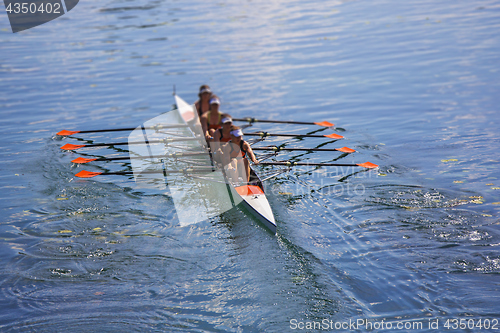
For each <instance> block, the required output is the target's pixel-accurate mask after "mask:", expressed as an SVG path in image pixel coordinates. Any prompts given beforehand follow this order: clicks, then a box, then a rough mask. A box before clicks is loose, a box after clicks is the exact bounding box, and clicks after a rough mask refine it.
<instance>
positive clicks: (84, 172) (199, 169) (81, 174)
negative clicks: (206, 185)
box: [75, 166, 218, 178]
mask: <svg viewBox="0 0 500 333" xmlns="http://www.w3.org/2000/svg"><path fill="white" fill-rule="evenodd" d="M217 170H218V169H214V167H211V166H207V167H196V168H185V169H180V170H146V171H141V172H140V174H157V173H161V174H170V173H190V172H213V171H217ZM132 174H134V172H133V171H117V172H92V171H87V170H82V171H80V172H78V173H77V174H76V175H75V176H76V177H79V178H92V177H95V176H99V175H103V176H107V175H132Z"/></svg>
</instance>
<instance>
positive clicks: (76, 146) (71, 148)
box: [61, 143, 85, 150]
mask: <svg viewBox="0 0 500 333" xmlns="http://www.w3.org/2000/svg"><path fill="white" fill-rule="evenodd" d="M82 147H85V145H72V144H71V143H67V144H65V145H64V146H62V147H61V149H64V150H75V149H78V148H82Z"/></svg>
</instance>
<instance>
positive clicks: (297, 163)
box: [259, 161, 358, 167]
mask: <svg viewBox="0 0 500 333" xmlns="http://www.w3.org/2000/svg"><path fill="white" fill-rule="evenodd" d="M259 164H260V165H286V166H295V165H303V166H347V167H349V166H358V165H357V164H352V163H306V162H288V161H286V162H262V163H259Z"/></svg>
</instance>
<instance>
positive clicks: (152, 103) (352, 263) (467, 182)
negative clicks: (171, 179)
mask: <svg viewBox="0 0 500 333" xmlns="http://www.w3.org/2000/svg"><path fill="white" fill-rule="evenodd" d="M499 9H500V3H498V1H455V2H449V1H432V2H431V1H423V2H422V1H419V2H416V1H404V2H401V1H392V0H390V1H389V0H388V1H375V2H373V1H330V2H324V1H323V2H322V1H313V2H310V1H309V2H299V1H286V2H284V1H274V2H264V1H235V2H218V3H209V2H200V1H188V2H186V1H184V2H180V1H165V2H158V1H142V0H135V1H108V2H100V3H92V2H85V1H83V2H80V3H79V4H78V6H77V7H75V8H74V9H73V10H72V11H71V12H70V13H69V14H67V15H65V16H63V17H61V18H59V19H57V20H54V21H52V22H50V23H48V24H45V25H42V26H39V27H37V28H34V29H31V30H27V31H24V32H21V33H17V34H12V33H11V31H10V27H9V26H8V19H7V16H6V14H4V12H2V13H3V14H0V41H1V44H0V45H1V46H0V48H1V52H0V66H1V67H0V85H1V86H0V87H1V89H0V114H1V116H2V122H1V124H0V135H1V140H0V156H1V159H0V177H1V178H0V188H1V191H0V217H1V220H0V254H1V255H0V264H1V267H2V268H3V269H2V270H1V271H0V301H1V307H0V308H1V310H0V328H1V331H6V332H9V331H20V332H25V331H36V332H66V331H74V332H92V331H99V332H102V331H109V332H115V331H123V330H124V329H126V330H129V331H140V332H143V331H160V332H171V331H184V332H287V331H309V332H311V331H330V330H335V324H340V326H339V328H340V329H339V330H344V331H360V332H362V331H405V330H406V331H422V332H425V331H436V330H433V328H436V326H432V325H438V328H439V331H443V330H447V328H448V329H449V330H451V331H470V332H472V331H474V332H475V331H490V330H493V328H495V327H496V328H497V329H500V323H498V320H500V306H499V305H498V298H499V296H500V293H499V291H498V290H499V279H498V276H499V272H500V254H499V246H500V233H499V222H500V219H499V214H500V171H499V154H498V151H499V148H500V136H499V134H498V128H499V125H500V121H499V119H500V116H499V111H498V105H500V97H499V96H500V94H499V90H500V89H499V88H500V81H499V80H498V71H499V69H498V64H499V63H500V59H499V58H500V37H499V35H498V28H499V26H500V20H499V18H500V11H499ZM201 84H209V85H210V86H211V87H212V89H213V90H214V91H215V92H216V93H217V94H218V95H219V96H220V97H221V99H222V106H221V108H222V110H224V111H226V112H229V113H231V114H232V115H233V116H240V117H242V116H254V117H256V118H263V119H290V120H298V121H323V120H328V121H331V122H334V123H335V124H336V125H337V127H338V129H337V130H336V131H335V132H336V133H339V134H342V135H344V136H345V139H344V140H342V141H337V142H331V143H327V144H326V145H324V146H323V147H325V148H327V147H328V148H337V147H343V146H348V147H351V148H353V149H356V150H357V153H355V154H352V155H349V156H344V157H341V158H340V159H338V160H337V161H338V162H340V163H360V162H366V161H370V162H373V163H376V164H378V165H380V168H379V169H377V170H375V171H361V172H360V169H357V168H335V167H332V168H319V169H317V170H314V168H311V167H298V168H295V169H293V170H292V171H291V172H290V173H288V174H285V175H282V176H280V177H278V178H276V179H273V180H270V181H268V182H266V191H267V193H268V198H269V201H270V204H271V206H272V208H273V211H274V215H275V217H276V220H277V224H278V231H277V235H276V236H274V235H271V234H270V233H269V232H267V231H266V229H265V228H264V227H263V226H262V225H261V224H259V222H257V221H256V220H255V219H254V218H253V217H252V216H251V215H250V214H248V212H247V211H245V210H244V209H235V210H231V211H229V212H226V213H224V214H222V215H221V216H217V217H214V218H211V219H210V220H207V221H203V222H201V223H197V224H192V225H190V226H187V227H181V226H179V224H178V223H177V220H176V216H175V209H174V205H173V202H172V199H171V198H170V197H169V196H168V194H165V193H163V192H161V191H157V192H154V191H145V190H142V189H138V188H136V186H135V183H134V181H133V179H130V178H129V177H120V176H115V177H111V176H109V177H103V178H101V179H97V178H96V179H94V180H80V179H77V178H75V177H74V174H75V173H76V172H78V171H79V170H81V169H83V168H84V167H81V166H80V167H79V166H76V165H73V164H72V163H71V162H70V161H71V160H72V159H73V158H75V157H78V156H81V155H80V154H78V153H70V152H62V151H61V150H60V149H59V147H60V146H62V145H63V144H65V143H75V140H74V139H60V138H57V137H55V133H57V132H58V131H60V130H62V129H95V128H103V127H106V128H108V127H135V126H138V125H140V124H141V123H142V122H144V121H146V120H148V119H151V118H153V117H155V116H157V115H158V114H160V113H161V112H164V111H167V110H170V109H171V108H172V104H173V103H174V100H173V97H172V90H173V87H174V85H175V87H176V91H177V93H178V94H179V95H180V96H181V97H183V98H184V99H186V100H187V101H189V102H194V101H195V100H196V98H197V96H196V94H197V89H198V87H199V86H200V85H201ZM254 128H255V130H266V131H269V132H293V133H304V132H310V131H314V130H315V129H316V128H311V127H310V126H292V125H275V124H274V125H273V124H258V125H255V126H254ZM319 133H322V134H323V133H325V134H329V133H332V131H331V130H329V129H328V130H324V131H322V132H319ZM127 136H128V133H126V132H125V133H115V134H112V133H102V134H90V135H86V136H85V138H86V139H89V140H93V141H94V142H112V141H124V140H126V139H127ZM82 137H83V135H82ZM325 142H327V141H325V140H323V139H315V138H313V139H310V140H309V139H304V140H294V139H285V140H283V139H280V138H271V139H269V140H266V143H267V144H281V143H287V145H288V146H289V147H317V146H320V145H323V144H325ZM86 154H89V155H96V156H124V155H126V154H127V152H126V151H125V150H119V149H116V148H114V149H109V148H98V149H93V150H90V151H86ZM339 156H340V154H337V153H335V154H328V153H314V154H303V153H284V154H282V155H280V159H287V158H294V159H295V160H299V161H310V162H327V161H333V160H335V159H337V158H338V157H339ZM98 165H100V166H101V167H102V168H104V169H106V170H111V171H118V170H125V169H127V167H129V166H130V165H129V164H128V163H127V162H120V163H117V162H102V163H101V164H98ZM85 168H86V169H88V168H91V169H92V170H97V168H98V167H97V166H96V165H94V166H90V167H88V166H85ZM259 170H261V171H262V172H263V171H264V170H267V168H264V167H261V168H260V169H259ZM460 319H463V320H464V321H463V322H464V323H467V325H468V326H467V325H465V324H464V325H465V326H463V325H462V326H460V325H459V324H460ZM357 320H361V322H363V323H364V324H363V325H358V326H349V327H348V328H346V327H345V326H344V327H343V328H342V324H344V323H347V322H349V321H355V322H356V321H357ZM455 320H457V321H455ZM495 320H496V323H497V324H496V326H495ZM366 321H368V323H367V322H366ZM480 321H481V322H480ZM361 322H359V323H361ZM382 322H383V323H389V322H390V323H391V324H392V325H393V326H392V329H391V327H388V326H387V325H386V326H382V325H383V324H382ZM479 322H480V323H481V326H482V327H479V326H478V323H479ZM314 323H323V324H324V323H326V324H328V325H326V326H322V327H320V326H316V328H314V326H310V327H309V326H307V325H314ZM431 323H432V325H431ZM486 323H488V325H489V326H488V328H486ZM369 324H371V325H375V327H373V326H371V327H370V326H367V325H369ZM397 324H402V325H403V326H401V327H399V328H398V327H397ZM471 324H472V325H473V326H470V325H471ZM483 324H484V326H483ZM377 325H378V326H377ZM404 325H412V327H411V329H410V328H409V326H404ZM419 325H421V326H419ZM445 325H448V327H446V326H445ZM455 325H456V326H455ZM302 328H303V329H302Z"/></svg>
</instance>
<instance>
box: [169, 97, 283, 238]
mask: <svg viewBox="0 0 500 333" xmlns="http://www.w3.org/2000/svg"><path fill="white" fill-rule="evenodd" d="M175 102H176V105H177V109H175V110H173V111H172V112H178V113H179V115H180V118H182V119H183V120H184V122H185V123H186V124H187V125H188V126H189V127H188V128H189V129H190V132H191V135H192V136H193V137H198V138H200V141H201V140H203V139H201V138H202V137H203V136H201V132H200V128H199V127H198V126H199V121H198V119H197V116H196V112H194V109H193V107H194V106H191V105H189V104H187V103H186V102H185V101H184V100H183V99H182V98H180V97H179V96H177V95H175ZM223 174H224V178H225V181H226V183H227V185H228V187H229V189H228V193H229V194H230V196H231V195H234V193H236V195H237V196H238V197H237V198H236V200H234V199H233V200H232V201H233V202H242V203H243V205H244V206H245V207H246V208H247V210H248V211H249V212H250V213H251V214H252V215H253V216H254V217H256V218H257V219H258V220H259V221H260V222H261V223H262V224H263V225H264V226H266V228H268V229H269V230H270V231H271V232H272V233H276V221H275V219H274V215H273V211H272V209H271V206H270V205H269V201H268V200H267V197H266V194H265V192H264V187H263V184H262V180H261V179H260V178H259V176H258V175H257V173H256V172H255V170H254V168H252V167H250V181H249V182H248V183H243V184H240V183H236V182H234V181H233V180H232V179H231V178H229V177H226V176H225V175H226V173H225V172H224V173H223Z"/></svg>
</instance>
